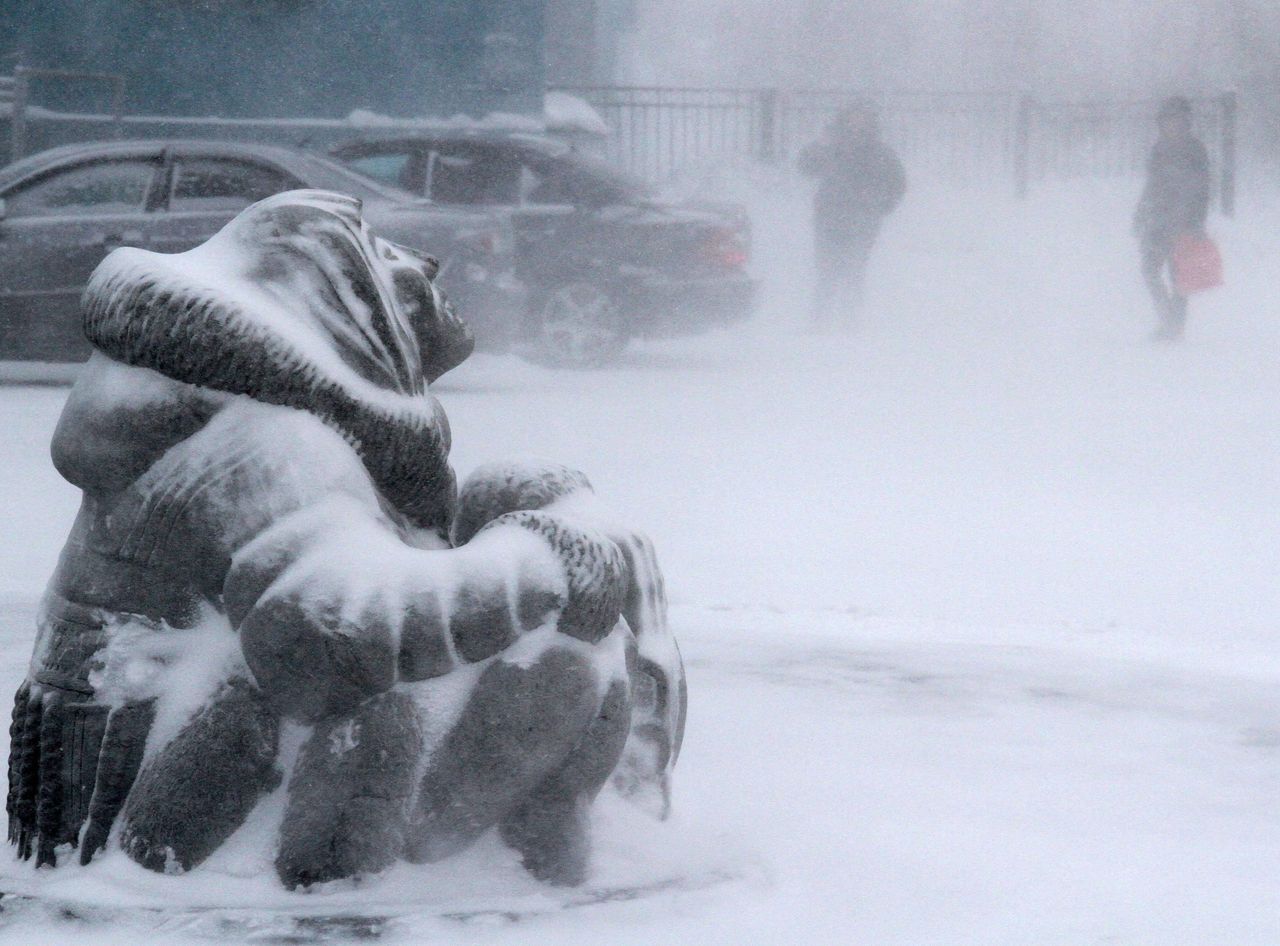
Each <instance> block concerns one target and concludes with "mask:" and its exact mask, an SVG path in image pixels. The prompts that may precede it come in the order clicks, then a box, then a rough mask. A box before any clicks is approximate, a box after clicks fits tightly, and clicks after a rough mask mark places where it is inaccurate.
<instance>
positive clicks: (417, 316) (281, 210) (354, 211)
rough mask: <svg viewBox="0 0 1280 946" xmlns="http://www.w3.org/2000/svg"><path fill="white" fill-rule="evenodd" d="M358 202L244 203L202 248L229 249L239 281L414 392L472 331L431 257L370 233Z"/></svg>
mask: <svg viewBox="0 0 1280 946" xmlns="http://www.w3.org/2000/svg"><path fill="white" fill-rule="evenodd" d="M360 209H361V208H360V201H359V200H357V199H355V198H354V197H347V196H345V195H343V194H335V193H332V192H329V191H290V192H287V193H284V194H277V195H276V196H274V197H269V198H267V199H266V200H263V201H260V202H258V203H256V204H254V205H253V206H252V207H249V208H248V209H247V210H245V211H244V212H243V213H241V214H240V215H239V216H238V217H236V218H235V219H234V220H232V221H231V222H230V223H229V224H227V226H226V227H225V228H224V229H223V231H222V232H221V233H220V234H218V236H217V237H215V238H214V240H211V241H209V243H208V244H206V245H207V246H208V247H210V248H211V249H214V250H215V251H217V250H219V249H221V248H220V247H219V244H220V243H224V242H225V243H227V244H229V245H230V246H233V247H234V248H235V252H236V255H237V256H238V257H239V258H240V267H241V270H242V273H243V275H244V277H245V278H247V279H248V280H249V281H250V282H252V283H253V284H254V285H255V286H256V287H258V288H259V289H261V290H262V291H264V292H265V293H267V294H269V295H270V296H271V299H272V302H273V303H274V304H275V306H277V307H278V308H279V309H280V310H282V311H285V310H287V311H289V313H290V319H291V320H292V321H294V322H298V323H305V324H309V325H311V326H314V327H315V328H316V329H318V330H319V331H320V333H321V334H322V335H327V336H329V338H331V339H332V342H333V347H334V349H335V351H336V352H337V353H338V354H339V355H341V356H342V357H343V358H344V360H346V361H347V362H348V363H349V364H350V365H351V367H352V368H353V369H355V370H356V371H358V372H359V373H360V374H361V375H362V376H364V377H366V378H368V379H369V380H371V381H374V382H375V383H377V384H379V385H380V386H384V387H391V388H393V389H395V390H400V391H406V392H407V391H413V390H420V389H421V388H420V384H421V379H423V378H425V380H426V381H427V382H431V381H434V380H435V379H436V378H438V377H439V376H440V375H442V374H444V372H446V371H448V370H449V369H450V368H453V367H455V366H457V365H458V364H460V363H461V362H462V360H463V359H465V358H466V357H467V355H469V354H470V353H471V349H472V347H473V345H474V342H473V340H472V338H471V335H470V333H469V332H468V331H467V329H466V327H465V326H464V325H463V323H462V322H461V321H459V320H458V319H457V317H456V316H455V315H454V313H453V310H452V307H451V306H450V305H449V303H448V301H447V300H446V299H445V297H444V295H443V294H442V293H441V292H440V291H439V289H438V288H437V287H436V286H435V283H434V281H433V280H434V277H435V275H436V272H437V271H438V270H439V268H440V265H439V263H438V262H436V260H435V259H433V258H432V257H430V256H427V255H425V254H424V253H421V252H418V251H416V250H411V249H408V248H407V247H404V246H399V245H397V244H395V243H392V242H390V241H389V240H384V239H383V238H381V237H379V236H377V235H375V234H374V233H373V231H372V230H370V229H369V225H368V223H366V222H365V220H364V218H363V217H362V216H361V214H360Z"/></svg>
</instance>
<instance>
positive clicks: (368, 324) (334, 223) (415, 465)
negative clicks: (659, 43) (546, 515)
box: [84, 191, 474, 530]
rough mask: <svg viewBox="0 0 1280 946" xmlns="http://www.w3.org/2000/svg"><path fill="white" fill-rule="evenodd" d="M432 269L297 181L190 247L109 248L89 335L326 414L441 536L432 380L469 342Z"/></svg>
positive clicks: (119, 349)
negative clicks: (169, 249)
mask: <svg viewBox="0 0 1280 946" xmlns="http://www.w3.org/2000/svg"><path fill="white" fill-rule="evenodd" d="M434 266H435V264H434V261H431V260H427V259H424V258H422V257H420V256H417V255H416V254H414V253H412V252H411V251H409V250H406V249H404V248H402V247H398V246H396V245H394V244H392V243H389V242H387V241H385V240H381V239H379V238H377V237H376V236H374V235H373V233H371V232H370V230H369V228H368V227H367V225H366V224H365V222H364V221H363V219H362V218H361V215H360V203H359V201H357V200H355V199H353V198H349V197H345V196H343V195H340V194H334V193H329V192H325V191H291V192H288V193H284V194H278V195H276V196H274V197H271V198H268V199H267V200H264V201H261V202H259V203H257V204H254V205H253V206H252V207H249V208H248V209H246V210H245V211H244V212H243V213H241V214H240V215H239V216H238V217H236V218H235V219H234V220H232V221H231V222H230V223H228V224H227V225H226V227H224V228H223V229H222V230H221V231H220V232H219V233H218V234H216V235H215V236H214V237H212V238H211V239H210V240H208V241H207V242H206V243H204V244H202V245H201V246H198V247H196V248H195V249H193V250H189V251H187V252H185V253H175V254H166V253H153V252H149V251H146V250H139V249H132V248H122V249H118V250H115V251H114V252H112V253H111V254H110V255H108V256H107V258H106V259H105V260H103V262H102V263H101V264H100V265H99V266H98V268H97V270H95V271H94V273H93V276H92V277H91V278H90V280H89V285H88V287H87V289H86V290H85V296H84V330H85V334H86V336H87V337H88V339H89V341H90V342H91V343H92V344H93V346H94V347H95V348H96V349H98V350H99V351H101V352H102V353H103V354H105V355H107V356H108V357H110V358H111V359H113V360H115V361H118V362H121V363H123V364H126V365H131V366H135V367H141V368H148V369H151V370H152V371H155V372H158V373H159V374H161V375H163V376H164V377H166V378H170V379H172V380H174V381H178V382H182V383H184V384H190V385H196V386H198V387H201V388H205V389H210V390H213V391H219V392H225V393H229V394H237V395H245V396H248V397H251V398H254V399H256V400H259V401H263V402H265V403H270V404H279V405H283V406H286V407H292V408H296V409H299V410H304V411H308V412H309V413H311V414H313V415H315V416H317V417H319V418H320V419H322V420H323V421H325V422H326V423H328V424H329V425H330V426H332V427H334V428H336V429H338V430H339V431H340V432H341V433H342V434H343V435H344V436H345V437H346V438H347V439H348V440H349V441H350V442H351V443H352V445H353V446H354V447H355V449H356V450H357V451H358V452H359V453H360V456H361V458H362V459H363V461H364V463H365V466H366V467H367V469H368V470H369V473H370V475H371V476H372V478H373V480H374V482H375V483H376V484H377V485H378V487H379V488H380V489H381V491H382V492H383V494H384V495H385V496H386V497H387V498H388V499H389V500H390V501H391V502H392V504H393V505H395V506H396V507H397V508H398V509H399V510H400V511H401V512H403V513H404V514H406V515H407V516H408V517H409V518H411V519H412V520H414V522H415V523H416V524H418V525H421V526H425V527H433V528H438V529H442V530H444V529H447V527H448V522H447V519H448V517H449V516H450V515H451V513H452V503H453V493H454V491H455V487H454V481H453V474H452V471H451V470H450V469H449V465H448V461H447V458H448V452H449V428H448V422H447V420H446V419H445V416H444V412H443V410H441V408H440V406H439V404H438V402H437V401H436V400H435V398H434V397H432V395H431V394H430V393H429V392H428V390H427V385H428V383H429V382H430V381H432V380H434V379H435V378H436V377H438V376H439V375H441V374H443V373H444V372H445V371H447V370H449V369H450V368H452V367H454V366H455V365H457V364H459V363H460V362H461V361H462V360H463V359H465V358H466V357H467V355H468V354H470V352H471V349H472V347H473V344H474V342H473V340H472V338H471V335H470V333H469V332H468V331H467V329H466V327H465V326H464V325H463V324H462V323H461V322H460V321H459V320H458V319H457V318H456V317H455V316H454V314H453V312H452V310H451V308H450V307H449V305H448V303H447V302H446V301H445V299H444V297H443V295H442V294H441V293H440V292H439V291H438V290H437V289H436V287H435V285H434V283H433V282H432V278H431V277H432V276H433V275H434ZM301 459H302V460H303V462H305V458H301ZM446 494H447V496H446Z"/></svg>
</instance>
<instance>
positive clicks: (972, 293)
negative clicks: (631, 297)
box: [0, 178, 1280, 946]
mask: <svg viewBox="0 0 1280 946" xmlns="http://www.w3.org/2000/svg"><path fill="white" fill-rule="evenodd" d="M745 184H747V185H752V187H751V188H749V189H747V190H746V191H743V190H739V191H737V192H735V193H734V194H732V195H731V196H736V197H739V198H741V197H744V196H746V197H748V198H749V199H750V201H751V203H752V205H753V209H754V215H755V225H756V253H757V269H758V275H760V276H761V277H762V278H763V279H764V280H765V290H764V296H763V300H762V308H761V312H760V314H759V316H758V317H757V318H756V319H755V320H754V321H752V322H750V323H748V324H746V325H743V326H740V327H736V328H734V329H731V330H726V331H719V332H715V333H712V334H710V335H707V336H704V337H701V338H697V339H694V340H690V341H674V342H665V343H652V344H646V345H637V346H635V347H634V348H633V349H632V350H631V351H630V352H629V353H628V354H627V355H626V356H625V358H624V359H623V361H622V362H621V363H620V364H618V365H616V366H615V367H613V368H611V369H607V370H599V371H582V372H552V371H547V370H543V369H539V368H535V367H531V366H528V365H526V364H524V363H522V362H519V361H517V360H515V359H514V358H509V357H505V356H504V357H497V356H476V357H474V358H473V359H472V360H471V361H470V362H468V363H467V364H466V365H464V366H463V367H462V368H460V369H458V370H457V371H455V372H453V373H451V374H449V375H447V376H446V377H445V379H443V380H442V382H441V383H439V384H437V385H436V386H435V393H436V394H437V396H438V397H440V399H441V401H442V402H443V404H444V407H445V409H446V410H447V411H448V414H449V417H450V421H451V424H452V429H453V433H454V454H453V455H454V459H455V462H456V464H457V467H458V469H459V473H460V474H461V475H463V476H465V474H466V473H467V472H468V471H469V470H470V469H472V468H474V467H475V466H477V465H479V464H480V463H482V462H487V461H491V460H494V459H498V458H501V457H504V456H509V455H513V454H528V453H532V454H539V455H544V456H550V457H555V458H556V459H558V460H560V461H561V462H564V463H566V464H569V465H573V466H578V467H580V468H582V469H584V470H585V471H586V472H587V474H588V475H589V476H590V478H591V480H592V482H593V484H594V485H595V487H596V490H597V492H598V493H599V494H600V496H601V497H602V499H603V500H604V501H605V502H606V503H607V504H608V506H609V507H610V508H611V509H613V510H615V511H616V513H617V516H618V518H619V520H620V521H624V522H628V523H632V524H634V525H635V526H636V527H637V528H639V529H641V530H643V531H645V532H647V533H648V534H649V535H651V536H652V537H653V539H654V541H655V543H656V545H657V548H658V553H659V556H660V558H661V560H662V563H663V566H664V569H665V571H666V577H667V588H668V592H669V594H670V597H671V599H672V603H673V607H672V615H671V616H672V624H673V627H674V630H675V632H676V634H677V635H678V637H679V640H680V643H681V647H682V649H683V651H684V654H685V657H686V661H687V664H688V671H689V693H690V706H689V724H688V732H687V736H686V740H685V745H684V752H683V755H682V758H681V761H680V764H679V765H678V766H677V768H676V773H675V815H674V817H673V820H672V821H670V822H668V823H666V824H661V825H655V824H654V823H653V822H651V821H649V820H648V819H647V818H645V817H644V816H642V815H640V814H638V813H635V812H633V811H631V810H630V809H628V808H627V807H626V806H624V805H622V804H621V803H619V802H617V801H616V800H615V799H611V798H605V799H604V800H603V802H602V804H601V805H599V806H598V808H597V825H596V828H597V837H598V842H599V844H598V850H597V853H596V857H595V863H594V867H593V874H592V878H591V880H590V882H589V884H588V888H587V890H586V891H585V892H584V891H562V890H555V889H550V888H545V887H540V886H539V885H538V884H536V883H534V882H533V881H531V880H529V879H528V878H527V877H526V876H524V875H523V873H522V871H521V869H520V868H519V866H518V864H516V862H515V859H514V857H513V856H512V855H511V854H510V853H509V852H507V851H505V850H504V849H503V848H502V847H501V845H500V844H498V843H497V842H496V841H495V840H494V839H493V838H486V839H485V840H484V841H483V842H482V843H481V844H480V845H478V846H477V847H476V848H474V849H473V850H471V851H469V852H467V853H466V854H465V855H463V856H462V857H460V858H459V859H457V860H455V861H450V862H447V863H445V864H442V865H437V866H434V867H430V868H411V867H407V866H405V867H398V868H396V869H394V870H393V871H391V872H390V873H389V874H388V875H387V876H384V877H381V878H376V879H374V880H371V881H369V882H367V883H365V884H362V885H359V886H356V887H351V888H347V889H338V890H332V891H328V892H324V893H319V894H312V895H310V896H301V895H293V894H286V893H284V892H283V891H281V890H279V889H278V888H273V887H272V886H271V885H267V884H263V883H262V882H261V879H260V878H259V879H257V880H253V879H249V878H246V877H245V876H244V875H245V874H249V875H253V874H255V873H256V872H257V870H256V869H253V868H252V865H247V866H246V865H244V864H238V863H237V862H236V860H235V858H234V857H232V856H231V854H228V855H226V856H224V857H223V859H222V862H221V863H211V864H209V865H206V866H205V867H204V868H200V869H197V870H196V871H194V872H192V873H191V874H189V875H186V876H184V877H177V878H174V877H160V876H153V875H148V874H146V873H145V872H144V871H142V870H141V869H139V868H136V867H135V866H134V865H132V864H130V863H128V862H127V861H126V859H125V858H124V857H123V855H121V854H120V853H119V852H118V851H117V852H113V853H111V854H110V855H108V856H107V857H106V858H105V859H103V860H102V861H100V862H98V863H96V864H95V865H94V866H93V867H91V868H90V869H89V870H80V869H78V868H59V869H58V870H56V871H42V872H40V873H39V874H36V873H35V872H34V871H33V870H32V869H31V868H30V867H29V865H20V864H16V863H11V862H10V861H8V860H7V859H6V860H5V861H4V863H3V866H2V867H0V875H2V877H0V886H3V887H4V888H5V889H10V890H12V889H15V888H17V889H22V890H28V891H37V892H40V893H41V894H42V895H44V896H46V897H51V898H55V899H56V898H59V897H62V898H68V899H71V900H74V901H76V902H78V903H81V904H83V903H85V902H89V903H97V904H103V905H109V906H113V907H116V908H120V907H124V906H131V905H151V906H154V905H156V904H161V903H162V904H167V905H168V906H169V907H170V908H171V910H172V909H176V908H179V907H181V906H182V905H194V904H201V905H204V906H217V907H220V908H221V912H219V913H215V914H199V913H182V912H181V910H180V909H179V910H178V913H177V914H176V915H175V914H173V913H172V912H171V913H170V914H166V916H167V917H168V918H167V919H165V920H163V921H161V920H157V919H156V916H155V915H153V914H148V913H145V912H136V911H129V910H126V911H125V912H123V913H117V914H115V915H114V916H112V917H110V918H109V919H107V920H103V921H101V922H96V923H86V922H82V921H77V920H73V919H66V918H61V919H58V918H56V917H55V915H54V913H53V912H52V911H50V910H44V911H41V910H37V909H34V908H33V909H30V910H27V911H23V910H16V911H13V912H10V911H6V913H5V914H4V915H3V916H0V941H3V942H14V943H31V942H41V943H57V942H67V943H71V942H74V943H76V944H77V946H99V944H105V943H136V942H138V941H140V940H141V941H146V942H186V941H189V940H191V939H194V938H197V937H198V936H206V935H207V936H213V937H215V938H222V939H225V940H228V941H248V940H252V939H254V938H255V937H258V936H261V935H262V931H263V929H264V928H268V927H270V924H271V923H273V922H275V920H276V919H277V918H278V917H279V916H280V915H281V912H282V911H298V910H302V911H310V912H320V913H325V912H327V913H338V914H341V913H357V914H363V915H370V914H379V913H386V914H388V915H391V916H392V917H393V920H392V921H391V922H390V923H389V924H388V925H387V926H386V928H385V934H384V938H385V941H388V942H397V943H398V942H405V943H408V942H415V943H419V942H448V943H503V944H506V943H521V944H525V943H534V942H546V943H557V944H570V946H572V944H576V943H583V944H593V946H594V944H599V943H606V942H607V943H611V944H654V943H691V942H696V943H700V944H720V943H724V944H741V943H752V944H755V943H767V944H772V943H778V944H782V943H786V944H791V943H807V944H825V943H832V944H836V943H839V944H868V946H879V944H889V943H893V944H898V943H902V944H913V946H914V944H975V946H977V944H982V946H995V944H1063V946H1078V944H1093V943H1115V944H1142V946H1153V944H1170V946H1185V944H1238V946H1246V944H1274V943H1276V942H1280V880H1278V878H1280V803H1278V802H1277V799H1278V798H1280V687H1278V684H1280V646H1278V645H1277V616H1278V615H1280V608H1278V605H1280V582H1277V564H1278V563H1277V554H1276V551H1275V549H1276V542H1275V537H1276V535H1277V533H1278V532H1280V528H1278V527H1280V521H1278V520H1280V461H1278V457H1280V453H1278V450H1277V448H1278V447H1280V371H1277V370H1276V364H1277V353H1278V351H1280V318H1277V316H1278V315H1280V280H1277V279H1276V262H1275V261H1276V260H1277V259H1280V205H1278V204H1277V203H1276V202H1275V201H1273V200H1269V199H1264V198H1262V197H1259V196H1257V195H1249V196H1248V197H1247V199H1245V200H1243V201H1242V209H1241V214H1240V219H1239V220H1238V221H1236V222H1229V221H1215V222H1214V223H1213V224H1212V230H1213V232H1214V234H1215V235H1216V236H1217V237H1218V238H1219V240H1220V242H1221V244H1222V246H1223V250H1224V255H1225V256H1226V259H1227V262H1228V268H1229V269H1228V285H1227V286H1226V287H1225V288H1223V289H1221V290H1219V291H1217V292H1216V293H1214V294H1212V295H1210V296H1207V297H1205V298H1203V299H1197V300H1195V301H1194V302H1193V305H1192V320H1191V328H1190V332H1189V336H1188V338H1187V340H1186V342H1185V343H1184V344H1182V345H1178V346H1155V345H1153V344H1151V343H1148V342H1146V341H1145V340H1144V335H1145V333H1146V332H1147V331H1148V330H1149V329H1150V327H1151V321H1152V319H1151V315H1150V312H1149V309H1148V303H1147V300H1146V298H1145V296H1144V293H1143V290H1142V288H1141V285H1140V283H1139V280H1138V275H1137V269H1136V266H1137V259H1136V251H1135V247H1134V246H1133V244H1132V241H1131V239H1130V237H1129V236H1128V233H1127V223H1128V215H1129V211H1130V209H1131V207H1132V201H1133V199H1134V197H1135V196H1136V189H1137V185H1136V183H1128V184H1122V185H1099V184H1088V185H1086V184H1078V185H1073V186H1072V187H1069V188H1068V187H1063V188H1062V189H1060V190H1057V191H1042V192H1041V193H1040V194H1039V195H1038V196H1036V197H1035V198H1034V199H1032V200H1031V201H1030V202H1028V203H1026V204H1022V205H1018V204H1014V203H1012V202H1007V201H1005V200H1004V199H1003V198H999V197H993V196H991V195H982V194H961V195H957V194H954V193H949V192H944V191H933V190H930V189H928V188H926V187H923V186H920V187H917V188H916V189H915V190H913V191H912V193H911V194H910V196H909V197H908V200H907V202H906V204H905V205H904V207H903V208H902V209H901V211H900V212H899V213H898V215H897V216H895V217H894V218H893V219H892V220H891V222H890V224H889V225H888V227H887V228H886V230H885V232H884V235H883V239H882V241H881V245H880V247H879V249H878V251H877V256H876V259H875V262H874V265H873V268H872V273H871V278H870V290H869V298H868V305H867V309H866V312H865V314H864V316H863V318H862V321H861V324H860V325H859V326H858V328H857V330H856V331H855V332H853V333H851V334H849V335H839V336H812V335H809V334H807V333H806V332H805V331H804V318H805V315H806V309H807V298H806V296H805V290H804V286H805V284H806V280H807V267H808V254H807V249H806V247H807V224H806V218H807V207H806V204H805V195H804V193H803V192H802V191H801V190H800V189H799V188H798V187H792V186H791V185H780V184H779V182H777V181H775V180H773V179H771V178H764V179H756V180H749V181H746V182H745ZM766 191H767V192H768V193H769V196H768V197H760V196H759V193H763V192H766ZM64 399H65V392H64V391H62V390H58V389H47V388H44V389H42V388H6V389H0V424H2V425H3V431H4V434H5V439H6V444H7V447H8V449H7V452H6V460H5V462H4V464H3V466H2V468H0V486H2V487H3V488H2V489H0V504H3V506H2V510H3V517H2V519H0V521H3V523H4V530H5V531H4V535H3V541H0V611H2V612H3V615H4V623H3V632H2V633H3V634H4V635H5V637H4V644H5V646H4V648H3V651H0V654H2V656H0V692H6V693H7V692H9V690H10V689H11V688H12V687H15V686H16V685H17V683H18V681H19V680H20V678H21V676H22V674H23V672H24V670H25V668H26V663H27V659H28V657H29V654H30V647H31V642H32V638H33V634H34V615H35V611H36V607H37V602H38V599H39V596H40V594H41V592H42V589H43V586H44V583H45V581H46V579H47V577H48V575H49V573H50V571H51V570H52V567H53V565H54V562H55V560H56V557H57V553H58V550H59V548H60V546H61V544H62V542H63V541H64V539H65V537H66V534H67V530H68V527H69V526H70V523H71V520H72V518H73V516H74V513H75V508H76V503H77V501H78V494H77V492H76V491H75V490H74V489H73V488H71V487H70V486H69V485H67V484H66V483H64V482H62V481H61V480H59V479H58V478H57V476H56V474H55V473H54V471H53V469H52V467H51V465H50V462H49V459H48V441H49V438H50V436H51V434H52V431H53V426H54V423H55V421H56V418H57V415H58V411H59V409H60V407H61V404H62V402H63V400H64ZM263 817H266V815H263ZM258 866H259V867H261V866H262V865H258ZM7 902H8V901H6V903H7ZM81 910H82V912H85V913H87V914H88V915H91V916H92V915H94V914H93V911H92V910H89V909H88V908H81ZM5 917H8V919H7V920H6V919H5Z"/></svg>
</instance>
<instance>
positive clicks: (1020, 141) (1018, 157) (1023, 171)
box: [1013, 95, 1035, 200]
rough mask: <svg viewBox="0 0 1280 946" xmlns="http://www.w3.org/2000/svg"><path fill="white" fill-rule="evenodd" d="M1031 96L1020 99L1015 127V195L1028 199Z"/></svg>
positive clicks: (1029, 186) (1029, 185)
mask: <svg viewBox="0 0 1280 946" xmlns="http://www.w3.org/2000/svg"><path fill="white" fill-rule="evenodd" d="M1034 107H1035V105H1034V103H1033V102H1032V100H1031V96H1029V95H1023V96H1021V97H1020V98H1019V99H1018V117H1017V118H1016V119H1015V123H1014V129H1013V195H1014V197H1016V198H1017V199H1018V200H1026V199H1027V194H1028V192H1029V191H1030V189H1031V113H1032V109H1034Z"/></svg>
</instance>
